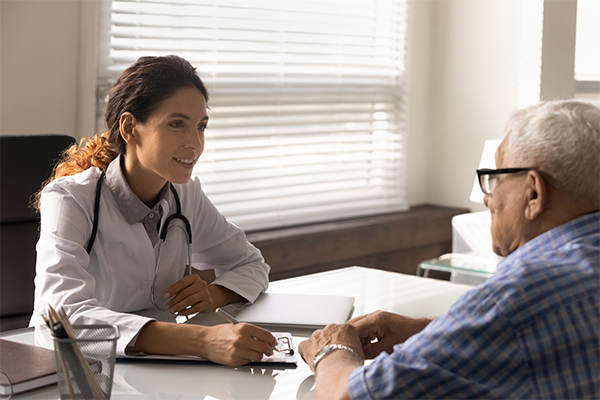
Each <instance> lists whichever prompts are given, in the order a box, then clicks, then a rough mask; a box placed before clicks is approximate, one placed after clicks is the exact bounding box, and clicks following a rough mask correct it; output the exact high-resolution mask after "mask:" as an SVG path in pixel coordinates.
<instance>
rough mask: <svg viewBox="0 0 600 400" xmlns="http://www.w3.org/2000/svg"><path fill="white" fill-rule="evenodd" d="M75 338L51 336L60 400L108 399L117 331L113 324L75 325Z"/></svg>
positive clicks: (111, 382) (111, 381)
mask: <svg viewBox="0 0 600 400" xmlns="http://www.w3.org/2000/svg"><path fill="white" fill-rule="evenodd" d="M73 330H74V331H75V337H76V339H71V338H64V339H63V338H58V337H54V338H53V339H54V350H55V355H56V366H57V371H58V389H59V391H60V398H61V399H110V394H111V391H112V384H113V373H114V370H115V353H116V348H117V339H118V338H119V331H118V329H117V327H116V326H114V325H75V326H73Z"/></svg>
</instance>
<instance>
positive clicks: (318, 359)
mask: <svg viewBox="0 0 600 400" xmlns="http://www.w3.org/2000/svg"><path fill="white" fill-rule="evenodd" d="M337 350H346V351H348V352H350V353H352V355H353V356H354V357H356V359H357V360H358V361H359V362H361V363H362V362H363V361H364V360H363V359H362V358H361V357H360V356H359V355H358V354H357V353H356V351H354V349H353V348H352V347H348V346H345V345H343V344H328V345H327V346H325V347H323V348H322V349H321V350H319V351H317V354H315V357H314V358H313V364H312V367H313V371H315V372H316V371H317V365H318V364H319V362H321V360H322V359H323V358H325V357H326V356H328V355H330V354H331V353H333V352H334V351H337Z"/></svg>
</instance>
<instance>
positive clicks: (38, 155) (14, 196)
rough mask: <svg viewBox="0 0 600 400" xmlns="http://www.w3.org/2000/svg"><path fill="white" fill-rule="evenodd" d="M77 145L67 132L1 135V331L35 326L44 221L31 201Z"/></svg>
mask: <svg viewBox="0 0 600 400" xmlns="http://www.w3.org/2000/svg"><path fill="white" fill-rule="evenodd" d="M74 143H75V139H74V138H73V137H71V136H67V135H51V134H49V135H18V136H0V332H1V331H7V330H11V329H18V328H23V327H26V326H27V325H28V324H29V319H30V317H31V314H32V312H33V297H34V284H33V278H34V276H35V259H36V252H35V245H36V243H37V241H38V238H39V223H40V217H39V214H37V213H36V212H35V211H34V210H33V209H32V208H31V207H30V206H29V205H30V202H31V199H32V195H33V194H35V193H36V192H37V191H38V190H39V189H40V188H41V185H42V183H43V182H44V181H45V180H46V179H48V178H49V177H50V174H51V173H52V169H53V168H54V165H55V164H56V161H57V160H58V157H59V155H60V153H61V152H62V151H63V150H64V149H66V148H67V147H68V146H70V145H72V144H74Z"/></svg>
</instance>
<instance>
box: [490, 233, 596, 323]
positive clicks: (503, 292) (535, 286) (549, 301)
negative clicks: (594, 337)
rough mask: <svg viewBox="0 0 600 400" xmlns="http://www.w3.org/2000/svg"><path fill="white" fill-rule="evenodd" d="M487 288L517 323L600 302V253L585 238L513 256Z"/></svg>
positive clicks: (504, 263)
mask: <svg viewBox="0 0 600 400" xmlns="http://www.w3.org/2000/svg"><path fill="white" fill-rule="evenodd" d="M484 286H485V288H484V290H486V291H489V292H490V293H492V295H493V296H494V297H495V298H496V299H497V303H498V306H499V307H500V308H502V309H504V310H505V312H506V313H510V314H511V318H512V319H515V322H516V323H527V321H528V320H533V319H535V318H536V317H539V316H543V315H544V314H547V313H549V312H552V311H553V310H555V309H556V308H558V307H564V306H566V305H569V304H572V303H575V302H577V301H579V300H581V299H586V298H590V297H593V298H595V299H596V301H600V300H599V294H600V249H599V248H598V246H597V244H595V245H594V244H593V241H592V243H590V240H589V237H582V238H579V239H577V240H573V241H570V242H567V243H565V244H563V245H562V246H560V247H558V248H554V249H547V250H546V251H541V252H539V253H538V254H531V253H529V254H528V255H527V256H523V255H520V256H519V255H515V257H512V255H511V256H509V257H507V258H506V259H505V260H504V262H503V265H502V267H501V268H500V269H499V273H498V274H497V275H496V276H494V277H493V278H492V279H490V280H489V281H488V282H486V283H485V284H484ZM515 310H518V311H519V312H515Z"/></svg>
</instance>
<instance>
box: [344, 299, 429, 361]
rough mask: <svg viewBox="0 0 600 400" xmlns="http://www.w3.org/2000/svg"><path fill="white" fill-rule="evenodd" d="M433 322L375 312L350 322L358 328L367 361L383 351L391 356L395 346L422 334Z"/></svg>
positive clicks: (426, 319)
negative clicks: (417, 334)
mask: <svg viewBox="0 0 600 400" xmlns="http://www.w3.org/2000/svg"><path fill="white" fill-rule="evenodd" d="M431 321H432V320H431V319H429V318H412V317H404V316H402V315H398V314H394V313H390V312H386V311H375V312H373V313H371V314H367V315H362V316H360V317H356V318H353V319H351V320H350V321H348V323H349V324H351V325H353V326H355V327H356V330H357V331H358V336H359V337H360V340H361V342H362V349H363V352H364V353H365V357H366V358H367V359H372V358H375V357H377V356H378V355H379V354H380V353H381V352H382V351H385V352H386V353H389V354H391V353H392V352H393V351H394V346H395V345H396V344H399V343H403V342H404V341H406V339H408V338H409V337H411V336H412V335H414V334H416V333H418V332H421V331H422V330H423V329H424V328H425V327H426V326H427V325H428V324H429V323H430V322H431Z"/></svg>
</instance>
